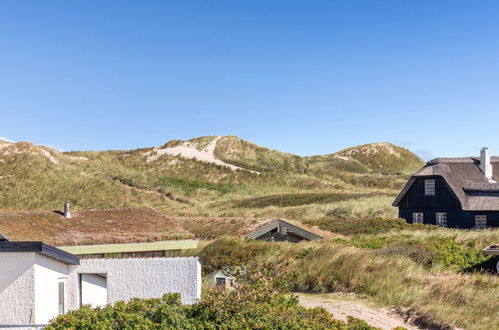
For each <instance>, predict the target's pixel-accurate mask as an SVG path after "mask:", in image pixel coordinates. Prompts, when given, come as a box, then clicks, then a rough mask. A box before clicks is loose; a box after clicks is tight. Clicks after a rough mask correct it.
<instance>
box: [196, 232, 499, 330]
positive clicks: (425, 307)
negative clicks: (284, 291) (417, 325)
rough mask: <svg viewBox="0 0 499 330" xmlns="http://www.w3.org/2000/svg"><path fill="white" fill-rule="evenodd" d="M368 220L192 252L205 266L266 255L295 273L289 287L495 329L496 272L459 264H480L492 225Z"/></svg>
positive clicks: (441, 322) (495, 236)
mask: <svg viewBox="0 0 499 330" xmlns="http://www.w3.org/2000/svg"><path fill="white" fill-rule="evenodd" d="M369 225H370V226H371V227H378V229H379V232H377V233H372V234H360V235H358V234H357V235H351V234H348V235H344V236H343V237H342V238H336V239H329V240H326V241H315V242H304V243H299V244H292V243H269V242H260V241H244V240H236V239H220V240H216V241H214V242H212V243H211V244H209V245H207V246H206V247H205V248H204V249H203V250H202V251H201V252H200V256H201V257H202V258H203V260H204V264H203V267H205V270H206V271H207V272H209V271H212V270H215V269H219V268H221V267H227V266H230V265H233V266H235V265H241V264H245V263H246V262H256V261H258V260H261V261H262V262H263V261H264V260H265V261H269V260H274V261H276V262H278V263H279V264H280V265H287V267H288V268H289V269H290V270H291V271H292V272H294V273H295V277H294V280H293V285H294V289H295V290H297V291H301V292H315V293H319V292H335V291H342V292H356V293H359V294H363V295H366V296H369V297H371V298H372V299H374V300H376V301H377V302H378V303H380V304H382V305H385V306H395V307H397V308H399V309H400V310H401V311H405V312H406V313H407V314H408V316H410V317H414V318H417V319H419V320H420V321H423V322H426V323H429V324H433V325H437V326H438V328H443V329H448V328H447V327H446V325H449V324H452V325H457V326H459V327H463V328H469V329H497V328H498V327H499V315H498V313H499V312H498V311H499V305H498V302H499V296H498V294H499V290H498V287H499V279H498V277H497V276H495V275H492V274H488V273H482V272H470V271H469V270H468V269H467V268H466V267H467V266H468V265H482V264H483V258H484V256H483V255H482V254H481V253H480V249H481V248H482V247H483V246H486V245H487V244H490V243H492V242H495V241H497V240H499V230H498V229H492V230H487V231H459V230H448V229H441V228H435V227H432V228H431V229H430V228H425V227H427V226H407V225H406V226H403V228H398V229H397V224H393V226H392V228H393V230H391V231H388V232H387V231H386V230H387V228H384V227H383V226H380V225H379V224H378V225H376V224H373V223H369ZM255 260H256V261H255ZM489 266H490V265H489ZM408 308H409V309H408Z"/></svg>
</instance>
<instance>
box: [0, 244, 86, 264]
mask: <svg viewBox="0 0 499 330" xmlns="http://www.w3.org/2000/svg"><path fill="white" fill-rule="evenodd" d="M0 252H36V253H39V254H41V255H44V256H46V257H49V258H52V259H55V260H58V261H60V262H63V263H65V264H68V265H79V264H80V258H78V257H77V256H75V255H73V254H71V253H69V252H66V251H63V250H60V249H58V248H55V247H53V246H50V245H47V244H43V243H42V242H10V241H1V242H0Z"/></svg>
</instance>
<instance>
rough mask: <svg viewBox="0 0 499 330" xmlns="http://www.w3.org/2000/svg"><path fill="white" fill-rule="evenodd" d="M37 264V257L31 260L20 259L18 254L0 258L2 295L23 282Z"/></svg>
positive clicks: (0, 287)
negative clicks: (19, 282)
mask: <svg viewBox="0 0 499 330" xmlns="http://www.w3.org/2000/svg"><path fill="white" fill-rule="evenodd" d="M34 263H35V255H34V254H33V255H32V256H31V257H30V258H19V256H18V255H17V254H16V253H9V254H5V255H2V256H0V265H1V266H2V267H1V272H2V274H1V276H0V294H2V293H3V292H4V291H5V290H7V289H8V288H9V287H10V286H12V285H14V284H15V283H16V282H17V281H21V280H22V278H23V275H24V274H25V273H26V272H27V271H28V270H30V269H31V268H32V267H33V265H34Z"/></svg>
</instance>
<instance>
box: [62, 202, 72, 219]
mask: <svg viewBox="0 0 499 330" xmlns="http://www.w3.org/2000/svg"><path fill="white" fill-rule="evenodd" d="M64 217H65V218H71V212H69V202H66V203H64Z"/></svg>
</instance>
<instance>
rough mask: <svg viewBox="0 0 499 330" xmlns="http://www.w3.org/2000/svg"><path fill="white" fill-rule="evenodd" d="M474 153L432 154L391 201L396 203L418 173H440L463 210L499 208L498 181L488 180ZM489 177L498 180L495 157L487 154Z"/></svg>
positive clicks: (498, 160) (418, 175) (495, 209)
mask: <svg viewBox="0 0 499 330" xmlns="http://www.w3.org/2000/svg"><path fill="white" fill-rule="evenodd" d="M479 163H480V159H479V158H477V157H460V158H436V159H433V160H431V161H429V162H428V163H426V165H425V166H424V167H423V168H422V169H420V170H419V171H417V172H416V173H415V174H414V175H413V176H412V177H411V178H410V179H409V181H408V182H407V184H406V185H405V187H404V188H403V189H402V191H401V192H400V194H399V195H398V196H397V198H396V199H395V201H394V202H393V205H394V206H398V205H399V203H400V202H401V201H402V198H403V197H404V196H405V194H406V193H407V192H408V191H409V189H410V188H411V186H412V184H413V183H414V181H416V179H417V178H418V177H429V176H441V177H443V178H444V179H445V181H446V182H447V184H448V185H449V186H450V188H451V189H452V191H453V192H454V193H455V194H456V197H457V198H458V200H459V202H460V203H461V207H462V208H463V210H466V211H499V184H498V183H491V182H489V180H488V179H487V178H486V177H485V175H484V174H483V173H482V171H481V170H480V168H479V167H478V165H479ZM491 165H492V168H493V175H492V179H493V180H494V181H496V182H499V157H491Z"/></svg>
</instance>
